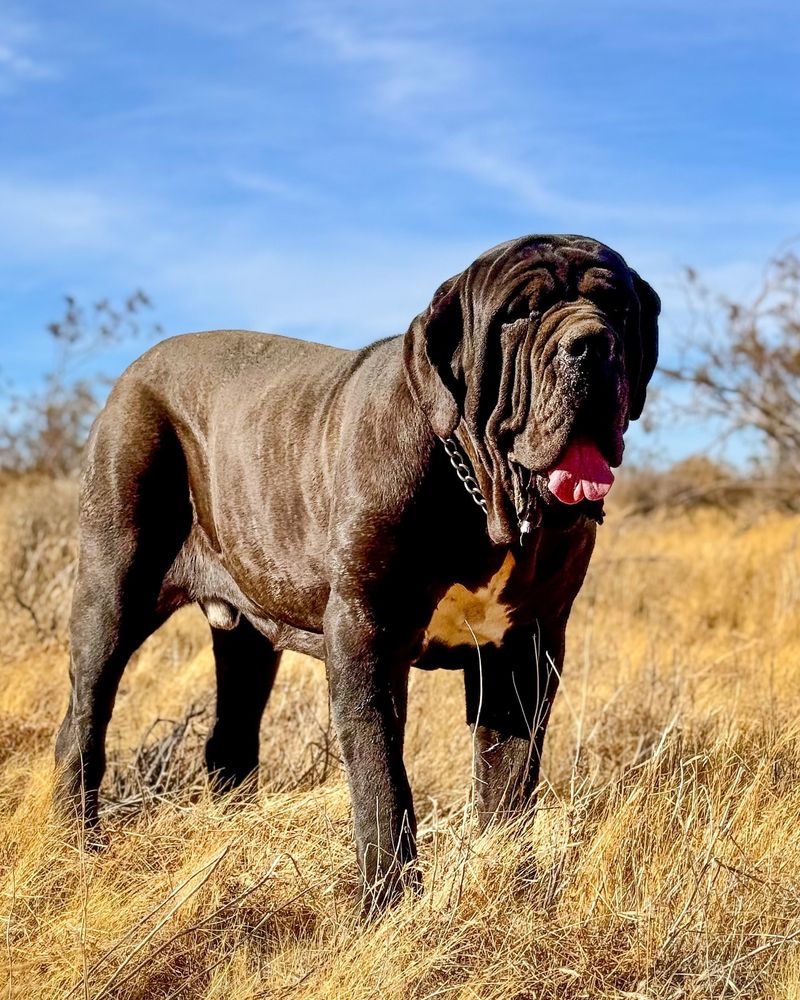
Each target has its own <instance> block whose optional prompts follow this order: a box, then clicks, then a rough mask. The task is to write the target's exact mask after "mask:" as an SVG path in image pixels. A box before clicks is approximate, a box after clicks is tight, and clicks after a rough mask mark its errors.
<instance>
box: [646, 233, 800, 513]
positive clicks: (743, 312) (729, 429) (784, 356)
mask: <svg viewBox="0 0 800 1000" xmlns="http://www.w3.org/2000/svg"><path fill="white" fill-rule="evenodd" d="M686 278H687V282H686V289H687V296H688V303H689V309H690V315H691V317H692V328H691V329H690V331H689V345H690V346H689V347H688V348H687V351H686V355H685V358H684V361H683V362H682V363H681V364H679V365H677V366H676V367H672V368H669V367H666V368H665V367H663V366H662V368H661V371H662V373H663V374H664V375H666V377H667V378H668V379H671V380H672V381H674V382H679V383H682V384H684V385H688V386H690V387H691V388H692V389H693V403H694V412H695V413H698V412H699V413H701V414H703V415H706V416H708V417H710V418H713V420H714V421H715V422H716V423H717V424H718V425H719V426H720V427H721V431H722V436H723V437H724V438H726V439H727V438H731V437H738V438H740V439H741V440H742V442H743V443H744V446H745V448H746V450H747V451H748V453H749V454H750V456H751V458H752V460H753V463H754V469H755V473H756V475H757V476H761V477H762V478H764V479H768V480H769V481H770V483H771V484H772V486H773V488H774V490H775V491H776V493H780V494H781V495H785V496H786V497H787V498H788V499H789V500H790V501H794V500H795V498H796V496H797V492H798V490H797V484H798V481H800V257H798V255H797V254H796V252H795V251H794V250H792V249H787V250H784V251H783V252H781V253H779V254H778V255H777V256H775V257H774V258H772V259H771V260H770V261H769V262H768V264H767V266H766V269H765V271H764V276H763V279H762V282H761V285H760V287H759V289H758V291H757V292H756V294H755V295H754V296H753V297H752V298H751V299H749V300H745V301H740V300H739V299H737V298H732V297H730V296H728V295H722V294H720V293H718V292H715V291H714V290H713V289H712V288H710V287H709V286H708V285H707V284H706V283H705V282H704V281H703V280H702V278H701V277H700V276H699V275H698V273H697V272H696V271H695V270H693V269H692V268H689V269H687V272H686Z"/></svg>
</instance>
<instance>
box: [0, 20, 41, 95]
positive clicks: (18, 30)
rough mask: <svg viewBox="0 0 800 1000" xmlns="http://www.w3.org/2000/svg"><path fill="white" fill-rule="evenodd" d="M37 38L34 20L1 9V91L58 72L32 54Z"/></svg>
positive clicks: (5, 91)
mask: <svg viewBox="0 0 800 1000" xmlns="http://www.w3.org/2000/svg"><path fill="white" fill-rule="evenodd" d="M38 37H39V30H38V28H36V26H35V25H34V24H33V23H32V22H31V21H27V20H23V19H21V18H18V17H15V16H13V15H12V14H9V13H7V12H0V94H2V93H8V92H10V91H12V90H13V89H14V88H15V87H16V86H18V85H19V84H20V83H22V82H26V81H32V80H43V79H47V78H49V77H52V76H54V75H55V71H54V68H53V66H51V65H49V64H48V63H46V62H44V61H43V60H41V59H39V58H36V57H35V56H33V55H32V54H31V50H32V49H33V48H35V45H36V42H37V40H38Z"/></svg>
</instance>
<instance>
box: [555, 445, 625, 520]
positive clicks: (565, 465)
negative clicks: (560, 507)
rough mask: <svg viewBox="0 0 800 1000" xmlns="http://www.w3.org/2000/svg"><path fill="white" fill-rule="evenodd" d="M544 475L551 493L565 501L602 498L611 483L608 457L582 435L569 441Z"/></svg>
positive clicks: (573, 502)
mask: <svg viewBox="0 0 800 1000" xmlns="http://www.w3.org/2000/svg"><path fill="white" fill-rule="evenodd" d="M545 475H546V476H547V485H548V487H549V489H550V492H551V493H552V494H553V496H554V497H555V498H556V499H557V500H560V501H561V503H566V504H575V503H580V501H581V500H602V499H603V497H604V496H605V495H606V494H607V493H608V491H609V490H610V489H611V485H612V483H613V482H614V473H613V472H612V471H611V466H610V465H609V464H608V461H607V459H606V458H605V457H604V456H603V454H602V452H601V451H600V449H599V448H598V447H597V445H596V444H595V443H594V442H593V441H590V440H589V439H588V438H583V437H582V438H576V439H575V440H574V441H570V443H569V444H568V445H567V447H566V449H565V450H564V452H563V453H562V454H561V456H560V458H559V459H558V461H557V462H556V464H555V465H554V466H552V468H550V469H549V470H548V471H547V472H546V473H545Z"/></svg>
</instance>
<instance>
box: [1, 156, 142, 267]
mask: <svg viewBox="0 0 800 1000" xmlns="http://www.w3.org/2000/svg"><path fill="white" fill-rule="evenodd" d="M137 214H138V213H137V206H136V205H134V204H131V203H128V204H125V205H122V204H121V203H118V202H116V201H115V200H114V199H112V198H110V197H108V196H105V195H103V194H101V193H100V192H98V191H95V190H92V189H90V188H88V187H86V186H81V185H73V184H69V183H58V182H55V181H35V180H26V179H20V178H18V177H11V176H2V175H0V232H2V233H3V234H4V243H5V245H6V246H7V247H8V249H9V251H10V252H13V255H14V257H15V259H16V260H20V259H22V258H29V259H30V260H33V261H41V260H43V259H48V258H53V257H61V256H63V254H64V253H69V252H73V251H83V252H90V253H91V252H106V251H108V250H109V248H110V246H111V245H112V244H114V243H115V242H116V240H117V238H118V236H120V235H121V234H120V229H121V228H122V227H123V226H124V224H125V221H126V220H130V219H133V218H135V217H136V215H137Z"/></svg>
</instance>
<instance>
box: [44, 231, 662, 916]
mask: <svg viewBox="0 0 800 1000" xmlns="http://www.w3.org/2000/svg"><path fill="white" fill-rule="evenodd" d="M658 312H659V300H658V296H657V295H656V294H655V292H654V291H653V290H652V288H651V287H650V286H649V285H648V284H647V283H646V282H644V281H643V280H642V279H641V278H640V277H639V276H638V275H637V274H636V272H634V271H632V270H631V269H630V268H629V267H628V266H627V265H626V263H625V261H624V260H623V259H622V258H621V257H620V256H619V254H617V253H615V252H614V251H613V250H611V249H609V248H608V247H606V246H604V245H603V244H602V243H598V242H596V241H595V240H592V239H588V238H586V237H582V236H528V237H524V238H522V239H518V240H513V241H511V242H509V243H504V244H502V245H501V246H498V247H495V248H494V249H492V250H489V251H488V252H487V253H485V254H483V256H481V257H479V258H478V260H476V261H475V263H473V264H472V265H470V267H468V268H467V269H466V270H465V271H463V272H462V273H461V274H458V275H456V276H455V277H454V278H451V279H450V280H449V281H446V282H445V283H444V284H443V285H442V286H441V287H440V288H439V290H438V291H437V292H436V294H435V296H434V298H433V301H432V302H431V304H430V305H429V306H428V308H427V309H426V310H425V311H424V312H422V313H421V314H420V315H419V316H417V318H416V319H415V320H414V321H413V322H412V323H411V326H410V327H409V329H408V331H407V332H406V333H405V334H404V335H403V336H398V337H392V338H389V339H387V340H382V341H379V342H378V343H375V344H373V345H372V346H370V347H367V348H365V349H364V350H361V351H346V350H339V349H336V348H333V347H325V346H321V345H319V344H314V343H306V342H303V341H298V340H290V339H286V338H284V337H278V336H267V335H263V334H256V333H249V332H242V331H217V332H209V333H197V334H189V335H186V336H181V337H175V338H173V339H170V340H166V341H164V342H163V343H161V344H158V345H157V346H156V347H154V348H153V349H152V350H149V351H148V352H147V353H146V354H144V355H143V356H142V357H141V358H139V360H138V361H136V362H135V363H134V364H133V365H131V367H130V368H129V369H128V370H127V372H125V374H124V375H123V376H122V377H121V378H120V380H119V381H118V383H117V384H116V386H115V388H114V390H113V392H112V393H111V395H110V398H109V400H108V403H107V405H106V407H105V409H104V410H103V412H102V413H101V415H100V417H99V418H98V420H97V421H96V423H95V426H94V428H93V431H92V434H91V438H90V441H89V446H88V452H87V456H86V461H85V468H84V472H83V483H82V493H81V519H80V533H81V541H80V563H79V571H78V579H77V583H76V588H75V596H74V605H73V611H72V622H71V677H72V698H71V702H70V706H69V709H68V711H67V715H66V718H65V719H64V722H63V724H62V726H61V730H60V732H59V736H58V741H57V749H56V756H57V760H58V762H59V764H60V765H61V767H60V770H59V785H58V790H57V791H58V796H59V799H60V801H61V802H64V803H71V804H73V805H74V806H75V807H76V808H77V809H78V810H79V811H80V812H81V813H82V816H83V819H84V822H85V823H86V824H87V825H88V826H90V827H91V826H93V825H94V824H95V823H96V821H97V793H98V787H99V785H100V781H101V778H102V776H103V771H104V768H105V752H104V742H105V736H106V729H107V726H108V722H109V719H110V716H111V711H112V707H113V704H114V698H115V694H116V691H117V686H118V684H119V681H120V677H121V675H122V672H123V670H124V668H125V665H126V663H127V661H128V659H129V657H130V656H131V654H132V653H133V651H134V650H135V649H136V648H137V647H138V646H139V645H140V644H141V643H142V642H143V641H144V639H145V638H146V637H147V636H149V635H150V634H151V633H152V632H153V631H154V630H155V629H156V628H158V626H159V625H161V623H162V622H164V621H165V620H166V619H167V618H168V617H169V615H170V614H171V613H172V612H173V611H175V610H176V608H179V607H181V606H182V605H185V604H187V603H191V602H197V603H199V604H200V605H201V607H202V608H203V609H204V610H205V613H206V616H207V618H208V621H209V623H210V625H211V630H212V635H213V646H214V655H215V658H216V673H217V704H216V721H215V724H214V728H213V732H212V733H211V736H210V739H209V741H208V745H207V750H206V761H207V765H208V768H209V771H210V773H211V774H212V776H214V778H215V779H216V785H217V787H221V788H226V787H232V786H235V785H238V784H239V783H241V782H242V781H243V780H244V779H246V778H248V776H250V775H252V774H253V772H254V771H255V770H256V768H257V766H258V732H259V723H260V720H261V716H262V713H263V710H264V706H265V704H266V702H267V698H268V696H269V693H270V688H271V687H272V683H273V680H274V677H275V672H276V668H277V661H278V654H279V651H280V650H282V649H294V650H299V651H301V652H304V653H310V654H311V655H313V656H316V657H319V658H321V659H324V660H325V662H326V665H327V674H328V681H329V686H330V698H331V710H332V717H333V722H334V726H335V730H336V733H337V736H338V739H339V742H340V744H341V750H342V754H343V757H344V762H345V766H346V770H347V776H348V779H349V784H350V791H351V795H352V803H353V814H354V821H355V835H356V842H357V848H358V859H359V865H360V869H361V873H362V877H363V880H364V884H365V886H366V888H367V890H368V891H369V892H370V893H371V898H372V899H373V903H375V902H377V903H378V904H380V903H382V902H385V901H386V900H388V899H389V898H391V897H393V896H394V895H396V894H397V892H398V891H399V890H400V887H401V885H402V882H403V879H402V877H401V875H402V872H403V871H404V870H405V871H406V872H411V873H412V876H411V877H412V878H414V877H415V876H414V875H413V866H409V865H408V864H407V863H408V862H409V861H410V860H412V859H413V857H414V854H415V820H414V810H413V806H412V799H411V791H410V788H409V784H408V780H407V777H406V771H405V768H404V765H403V730H404V724H405V717H406V690H407V682H408V671H409V667H410V666H412V665H413V666H417V667H423V668H432V667H448V668H458V669H461V670H463V672H464V682H465V688H466V704H467V721H468V722H469V724H470V725H471V726H473V727H474V730H475V738H476V747H477V762H476V771H477V775H476V777H477V787H476V797H477V803H478V809H479V813H480V816H481V818H482V820H483V821H484V822H486V821H488V819H490V818H491V817H492V816H494V815H496V814H497V813H498V812H502V813H506V812H508V811H510V810H512V809H514V808H515V807H518V806H519V805H520V804H521V803H524V802H525V801H526V800H527V799H529V798H530V796H531V795H532V793H533V791H534V788H535V785H536V782H537V778H538V772H539V760H540V754H541V747H542V741H543V738H544V733H545V728H546V726H547V721H548V716H549V714H550V708H551V706H552V703H553V698H554V695H555V692H556V687H557V684H558V679H559V674H560V671H561V667H562V663H563V659H564V631H565V626H566V622H567V618H568V615H569V612H570V608H571V606H572V602H573V600H574V598H575V596H576V594H577V593H578V590H579V588H580V586H581V584H582V582H583V578H584V574H585V572H586V568H587V565H588V562H589V558H590V556H591V553H592V548H593V545H594V539H595V530H596V522H599V521H600V520H601V519H602V505H603V497H604V495H605V494H606V493H607V491H608V489H609V487H610V485H611V482H612V479H613V476H612V473H611V468H610V467H611V466H617V465H619V463H620V462H621V459H622V450H623V440H622V437H623V433H624V431H625V430H626V428H627V426H628V422H629V421H630V420H635V419H636V418H637V417H638V416H639V415H640V414H641V412H642V406H643V404H644V399H645V387H646V385H647V382H648V380H649V379H650V376H651V375H652V373H653V369H654V366H655V363H656V354H657V317H658ZM465 487H466V489H465ZM473 501H475V502H473Z"/></svg>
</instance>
